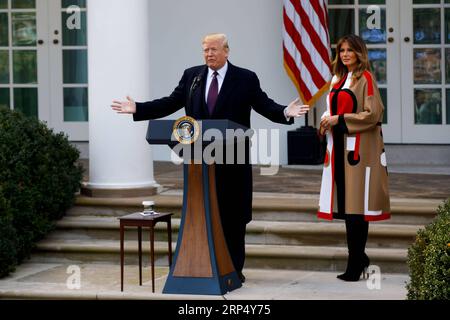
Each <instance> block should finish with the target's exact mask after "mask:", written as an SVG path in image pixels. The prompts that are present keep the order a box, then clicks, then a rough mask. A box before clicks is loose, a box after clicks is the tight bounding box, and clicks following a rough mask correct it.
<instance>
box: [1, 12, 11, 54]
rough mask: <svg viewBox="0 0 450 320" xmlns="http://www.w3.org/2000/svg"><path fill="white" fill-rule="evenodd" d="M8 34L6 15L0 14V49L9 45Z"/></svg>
mask: <svg viewBox="0 0 450 320" xmlns="http://www.w3.org/2000/svg"><path fill="white" fill-rule="evenodd" d="M8 32H9V25H8V14H7V13H0V46H1V47H7V46H8V45H9V39H8Z"/></svg>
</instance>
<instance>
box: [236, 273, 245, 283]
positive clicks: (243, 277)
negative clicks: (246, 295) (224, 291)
mask: <svg viewBox="0 0 450 320" xmlns="http://www.w3.org/2000/svg"><path fill="white" fill-rule="evenodd" d="M238 277H239V280H241V282H242V283H244V282H245V276H244V274H243V273H242V272H238Z"/></svg>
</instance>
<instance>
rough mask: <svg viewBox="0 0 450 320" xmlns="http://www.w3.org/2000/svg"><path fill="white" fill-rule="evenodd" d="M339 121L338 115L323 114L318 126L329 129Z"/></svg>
mask: <svg viewBox="0 0 450 320" xmlns="http://www.w3.org/2000/svg"><path fill="white" fill-rule="evenodd" d="M338 122H339V116H325V117H323V118H322V121H320V127H321V128H323V129H325V131H327V130H330V129H331V128H332V127H334V126H335V125H337V124H338Z"/></svg>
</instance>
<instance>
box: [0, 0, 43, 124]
mask: <svg viewBox="0 0 450 320" xmlns="http://www.w3.org/2000/svg"><path fill="white" fill-rule="evenodd" d="M37 18H38V6H37V1H36V0H1V1H0V106H4V107H7V108H10V109H14V110H18V111H21V112H22V113H24V114H25V115H27V116H30V117H35V118H38V117H39V108H38V106H39V88H40V86H41V85H42V84H41V83H40V82H39V80H40V79H39V73H38V70H39V69H38V56H39V55H40V50H39V48H38V42H37V33H38V26H37Z"/></svg>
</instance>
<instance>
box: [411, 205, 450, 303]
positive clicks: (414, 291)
mask: <svg viewBox="0 0 450 320" xmlns="http://www.w3.org/2000/svg"><path fill="white" fill-rule="evenodd" d="M408 266H409V270H410V277H411V281H410V282H409V283H408V284H407V290H408V299H410V300H432V299H439V300H448V299H450V199H448V200H447V201H446V202H445V203H443V204H442V205H441V206H439V208H438V210H437V217H436V219H435V220H434V221H433V222H432V223H431V224H429V225H428V226H426V227H425V229H421V230H419V232H418V234H417V238H416V241H415V243H414V244H413V245H412V246H411V247H410V248H409V250H408Z"/></svg>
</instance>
